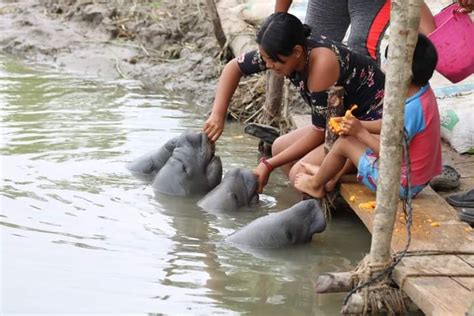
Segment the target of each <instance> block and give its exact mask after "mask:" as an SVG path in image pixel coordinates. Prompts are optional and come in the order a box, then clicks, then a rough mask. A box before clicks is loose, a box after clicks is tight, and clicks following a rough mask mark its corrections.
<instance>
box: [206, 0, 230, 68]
mask: <svg viewBox="0 0 474 316" xmlns="http://www.w3.org/2000/svg"><path fill="white" fill-rule="evenodd" d="M206 6H207V10H208V11H209V15H210V17H211V21H212V26H213V29H214V35H215V36H216V39H217V42H218V43H219V46H220V47H221V49H222V51H223V54H222V55H223V56H224V58H226V59H227V58H230V56H232V53H231V52H230V49H229V48H228V45H227V39H226V36H225V33H224V30H223V29H222V24H221V20H220V17H219V13H218V12H217V7H216V4H215V2H214V0H206Z"/></svg>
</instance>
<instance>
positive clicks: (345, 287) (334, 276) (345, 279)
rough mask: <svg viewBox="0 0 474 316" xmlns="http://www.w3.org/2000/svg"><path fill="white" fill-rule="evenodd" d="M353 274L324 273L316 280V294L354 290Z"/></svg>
mask: <svg viewBox="0 0 474 316" xmlns="http://www.w3.org/2000/svg"><path fill="white" fill-rule="evenodd" d="M352 283H353V282H352V273H351V272H332V273H324V274H321V275H319V276H318V278H317V279H316V282H315V285H314V290H315V291H316V293H337V292H349V291H350V290H352V288H353V286H352Z"/></svg>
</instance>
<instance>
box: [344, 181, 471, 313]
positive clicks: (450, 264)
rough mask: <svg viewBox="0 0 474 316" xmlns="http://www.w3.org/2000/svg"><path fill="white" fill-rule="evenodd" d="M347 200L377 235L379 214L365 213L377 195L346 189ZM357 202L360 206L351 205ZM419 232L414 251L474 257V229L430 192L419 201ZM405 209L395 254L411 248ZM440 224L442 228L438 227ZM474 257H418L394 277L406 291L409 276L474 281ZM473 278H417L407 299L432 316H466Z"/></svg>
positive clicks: (409, 286)
mask: <svg viewBox="0 0 474 316" xmlns="http://www.w3.org/2000/svg"><path fill="white" fill-rule="evenodd" d="M341 194H342V196H343V197H344V199H345V200H346V201H348V203H349V204H350V206H351V207H352V209H353V210H354V211H355V212H356V213H357V215H358V216H359V217H360V219H361V220H362V222H363V223H364V224H365V225H366V227H367V228H368V230H369V231H371V230H372V225H373V216H374V209H367V208H361V207H359V205H360V204H361V203H366V202H369V201H375V194H374V193H373V192H371V191H370V190H369V189H368V188H366V187H365V186H363V185H361V184H357V183H343V184H342V185H341ZM351 196H352V197H355V200H353V201H351ZM412 204H413V227H412V242H411V244H410V248H409V250H410V251H417V250H437V251H465V252H474V235H473V232H472V229H471V228H470V227H469V225H467V224H466V223H464V222H461V221H459V220H458V219H457V217H456V211H455V210H454V209H453V208H452V207H451V206H450V205H449V204H447V203H446V201H445V200H443V199H441V198H440V197H439V196H438V195H437V194H436V193H435V192H434V191H433V190H432V189H431V188H425V189H424V190H423V191H422V192H421V193H420V194H419V195H418V196H417V197H416V198H415V199H414V200H413V203H412ZM402 214H403V213H402V208H401V205H399V210H398V213H397V221H396V223H395V230H394V234H393V237H392V243H391V247H392V251H393V252H397V251H401V250H403V249H404V248H405V244H406V229H405V219H404V217H403V216H402ZM434 222H438V223H439V226H436V225H435V227H434V226H432V223H434ZM473 260H474V255H463V256H456V255H443V256H415V257H407V258H405V259H403V260H402V263H400V266H398V267H397V268H396V269H395V271H394V274H393V276H394V279H395V281H396V282H397V283H398V284H399V285H400V283H401V281H402V279H403V278H404V276H406V275H408V274H427V273H428V274H458V275H461V274H465V275H473V276H474V268H473V266H472V265H470V263H471V262H472V261H473ZM473 287H474V279H473V278H472V277H439V276H438V277H416V278H408V279H407V280H406V281H405V283H404V286H403V290H404V291H405V293H406V294H407V295H408V296H409V297H410V298H411V299H412V300H413V302H414V303H415V304H417V306H418V307H419V308H420V309H422V310H423V312H424V313H426V314H429V315H464V314H465V313H466V311H467V309H468V308H469V306H470V304H471V302H472V299H473V290H472V289H473Z"/></svg>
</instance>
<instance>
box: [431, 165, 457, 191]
mask: <svg viewBox="0 0 474 316" xmlns="http://www.w3.org/2000/svg"><path fill="white" fill-rule="evenodd" d="M460 177H461V176H460V175H459V173H458V172H457V171H456V169H454V168H453V167H451V166H448V165H443V171H442V172H441V174H440V175H438V176H436V177H434V178H433V179H432V180H431V181H430V186H431V188H432V189H433V190H435V191H448V190H452V189H456V188H457V187H458V186H459V178H460Z"/></svg>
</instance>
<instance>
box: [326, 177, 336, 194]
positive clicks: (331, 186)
mask: <svg viewBox="0 0 474 316" xmlns="http://www.w3.org/2000/svg"><path fill="white" fill-rule="evenodd" d="M336 185H337V179H332V180H329V181H328V182H327V183H326V185H325V186H324V189H325V190H326V192H332V191H334V189H335V188H336Z"/></svg>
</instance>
